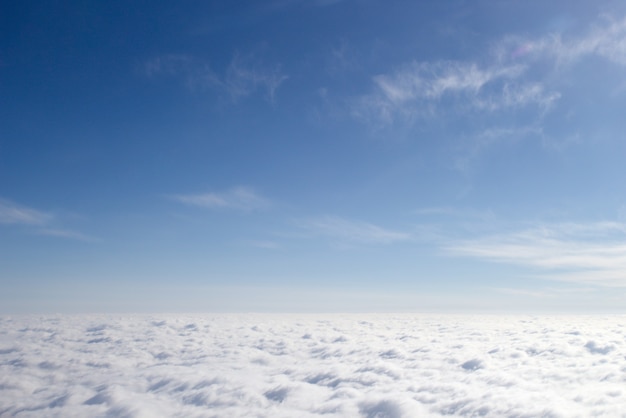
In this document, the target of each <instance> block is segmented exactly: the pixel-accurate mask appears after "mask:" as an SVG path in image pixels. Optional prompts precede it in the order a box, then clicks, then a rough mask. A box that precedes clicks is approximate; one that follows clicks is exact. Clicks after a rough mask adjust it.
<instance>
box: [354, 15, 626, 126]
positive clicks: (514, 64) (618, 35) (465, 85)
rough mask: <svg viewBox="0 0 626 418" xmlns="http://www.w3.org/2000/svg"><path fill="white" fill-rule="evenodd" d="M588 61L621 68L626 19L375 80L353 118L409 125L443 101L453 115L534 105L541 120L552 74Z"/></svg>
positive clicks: (551, 94) (552, 88)
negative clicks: (577, 33)
mask: <svg viewBox="0 0 626 418" xmlns="http://www.w3.org/2000/svg"><path fill="white" fill-rule="evenodd" d="M591 56H596V57H601V58H604V59H607V60H609V61H610V62H612V63H615V64H617V65H620V66H626V18H624V19H622V20H614V19H612V18H609V17H604V18H603V19H601V20H598V21H596V22H595V25H593V26H592V27H591V28H590V29H589V30H588V31H587V32H586V33H584V34H583V35H582V36H578V37H572V36H567V37H565V36H563V35H561V34H555V33H551V34H548V35H546V36H544V37H540V38H535V39H524V38H521V37H516V36H509V37H507V38H505V39H503V40H501V41H500V42H498V43H496V44H495V46H494V47H493V48H492V53H491V54H488V55H486V56H484V57H480V58H478V59H476V60H473V61H444V60H441V61H433V62H412V63H409V64H407V65H405V66H403V67H401V68H399V69H397V70H395V71H391V72H389V73H386V74H379V75H376V76H374V77H373V78H372V81H373V84H374V90H373V91H372V92H371V93H369V94H366V95H364V96H361V97H360V98H358V99H357V100H356V101H355V102H354V103H353V107H352V111H353V114H354V115H355V116H357V117H359V118H363V119H365V120H371V119H372V118H375V120H376V121H378V122H379V123H383V124H393V123H394V122H397V121H402V120H404V121H409V122H411V121H413V120H414V119H415V118H419V117H430V116H432V115H433V114H436V113H437V112H443V111H444V106H442V102H443V101H444V100H446V105H447V106H449V105H450V104H451V103H453V104H454V112H459V111H480V112H498V111H503V110H507V109H520V108H525V107H529V106H533V107H535V108H536V109H537V110H538V112H539V114H538V116H541V115H543V114H544V113H546V112H547V111H549V110H550V109H551V108H552V107H553V106H554V105H555V103H556V102H557V101H558V100H559V99H560V97H561V93H560V92H559V91H558V90H557V84H555V82H554V80H555V79H556V80H558V77H553V76H554V74H555V73H556V74H558V73H559V71H561V70H563V69H565V68H567V67H569V66H571V65H573V64H574V63H576V62H578V61H579V60H581V59H583V58H587V57H591ZM548 75H552V81H550V80H549V79H550V77H549V76H548Z"/></svg>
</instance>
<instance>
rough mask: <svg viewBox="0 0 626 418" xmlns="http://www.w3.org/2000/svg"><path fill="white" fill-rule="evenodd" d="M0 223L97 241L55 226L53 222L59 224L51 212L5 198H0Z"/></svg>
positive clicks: (65, 236) (49, 233) (57, 235)
mask: <svg viewBox="0 0 626 418" xmlns="http://www.w3.org/2000/svg"><path fill="white" fill-rule="evenodd" d="M0 224H12V225H24V226H28V227H31V228H33V229H31V232H33V233H35V234H38V235H49V236H55V237H60V238H69V239H76V240H80V241H89V242H93V241H97V240H96V239H95V238H93V237H90V236H88V235H85V234H83V233H81V232H78V231H73V230H69V229H65V228H60V227H57V226H55V224H56V225H58V224H59V221H58V220H57V219H56V217H55V216H54V215H53V214H51V213H48V212H43V211H40V210H37V209H33V208H29V207H26V206H23V205H19V204H17V203H15V202H12V201H10V200H6V199H0Z"/></svg>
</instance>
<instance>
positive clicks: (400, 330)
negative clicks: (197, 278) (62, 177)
mask: <svg viewBox="0 0 626 418" xmlns="http://www.w3.org/2000/svg"><path fill="white" fill-rule="evenodd" d="M625 343H626V317H624V316H616V315H613V316H586V317H585V316H454V315H442V316H437V315H422V314H402V315H374V314H371V315H369V314H359V315H356V314H355V315H315V316H314V315H253V314H246V315H234V314H233V315H216V314H211V315H201V314H197V315H153V316H146V315H143V316H141V315H132V316H130V315H129V316H119V315H100V316H95V315H94V316H69V315H68V316H50V317H34V316H24V317H2V318H0V417H137V418H139V417H150V418H157V417H313V416H324V417H329V418H331V417H364V418H385V417H386V418H399V417H430V416H432V417H437V416H444V415H445V416H464V417H477V416H485V417H539V416H541V417H577V416H578V417H588V416H609V417H619V416H622V417H623V416H626V344H625Z"/></svg>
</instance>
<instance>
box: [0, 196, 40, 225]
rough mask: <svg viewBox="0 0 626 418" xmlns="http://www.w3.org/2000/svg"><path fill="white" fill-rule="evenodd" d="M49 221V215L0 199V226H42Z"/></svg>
mask: <svg viewBox="0 0 626 418" xmlns="http://www.w3.org/2000/svg"><path fill="white" fill-rule="evenodd" d="M51 219H52V215H50V214H49V213H45V212H41V211H39V210H36V209H32V208H28V207H25V206H21V205H18V204H17V203H14V202H11V201H10V200H5V199H0V224H23V225H43V224H45V223H47V222H48V221H50V220H51Z"/></svg>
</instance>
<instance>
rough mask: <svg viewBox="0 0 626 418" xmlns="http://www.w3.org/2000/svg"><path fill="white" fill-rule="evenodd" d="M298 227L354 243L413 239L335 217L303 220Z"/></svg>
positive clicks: (398, 233)
mask: <svg viewBox="0 0 626 418" xmlns="http://www.w3.org/2000/svg"><path fill="white" fill-rule="evenodd" d="M297 225H298V226H299V227H300V228H303V229H305V230H308V231H309V232H311V233H313V234H315V235H322V236H327V237H329V238H333V239H338V240H340V241H346V242H352V243H362V244H392V243H395V242H401V241H407V240H410V239H411V238H412V236H411V234H408V233H405V232H399V231H393V230H389V229H385V228H382V227H380V226H377V225H374V224H371V223H367V222H360V221H351V220H347V219H342V218H339V217H335V216H324V217H320V218H313V219H308V220H303V221H300V222H298V223H297Z"/></svg>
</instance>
